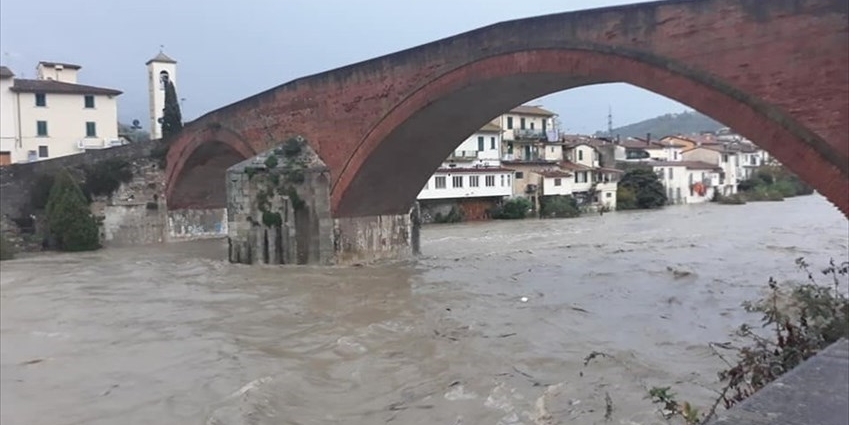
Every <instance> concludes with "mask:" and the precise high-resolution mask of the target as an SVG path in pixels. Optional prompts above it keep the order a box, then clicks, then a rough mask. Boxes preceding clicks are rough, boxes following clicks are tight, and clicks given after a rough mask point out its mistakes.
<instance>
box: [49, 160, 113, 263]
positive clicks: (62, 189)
mask: <svg viewBox="0 0 849 425" xmlns="http://www.w3.org/2000/svg"><path fill="white" fill-rule="evenodd" d="M45 210H46V215H47V226H48V228H49V231H50V236H51V238H52V242H53V243H54V244H55V246H56V248H58V249H60V250H62V251H92V250H95V249H98V248H100V231H99V229H98V227H97V221H96V220H95V218H94V216H92V214H91V209H90V208H89V206H88V202H86V198H85V195H84V194H83V191H82V189H80V187H79V185H77V183H76V182H75V181H74V178H73V177H72V176H71V174H70V173H69V172H68V170H62V171H60V172H59V173H58V174H57V175H56V179H55V182H54V183H53V187H52V188H51V189H50V196H48V198H47V206H46V209H45Z"/></svg>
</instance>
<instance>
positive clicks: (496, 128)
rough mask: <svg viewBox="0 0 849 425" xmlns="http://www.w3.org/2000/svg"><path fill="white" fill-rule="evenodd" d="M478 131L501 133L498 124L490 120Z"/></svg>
mask: <svg viewBox="0 0 849 425" xmlns="http://www.w3.org/2000/svg"><path fill="white" fill-rule="evenodd" d="M478 131H479V132H481V133H501V127H499V126H497V125H495V124H493V123H491V122H488V123H486V125H484V126H483V127H481V129H480V130H478Z"/></svg>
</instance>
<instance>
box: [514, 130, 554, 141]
mask: <svg viewBox="0 0 849 425" xmlns="http://www.w3.org/2000/svg"><path fill="white" fill-rule="evenodd" d="M513 137H514V138H516V139H547V136H546V135H545V132H544V131H542V130H536V129H533V130H531V129H514V130H513Z"/></svg>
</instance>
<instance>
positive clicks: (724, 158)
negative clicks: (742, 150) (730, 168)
mask: <svg viewBox="0 0 849 425" xmlns="http://www.w3.org/2000/svg"><path fill="white" fill-rule="evenodd" d="M722 162H728V154H725V155H722Z"/></svg>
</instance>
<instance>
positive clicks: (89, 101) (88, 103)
mask: <svg viewBox="0 0 849 425" xmlns="http://www.w3.org/2000/svg"><path fill="white" fill-rule="evenodd" d="M85 107H86V108H94V96H92V95H90V94H87V95H85Z"/></svg>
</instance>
